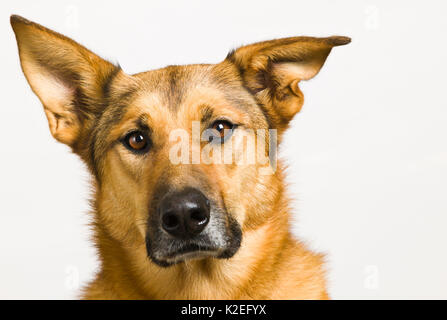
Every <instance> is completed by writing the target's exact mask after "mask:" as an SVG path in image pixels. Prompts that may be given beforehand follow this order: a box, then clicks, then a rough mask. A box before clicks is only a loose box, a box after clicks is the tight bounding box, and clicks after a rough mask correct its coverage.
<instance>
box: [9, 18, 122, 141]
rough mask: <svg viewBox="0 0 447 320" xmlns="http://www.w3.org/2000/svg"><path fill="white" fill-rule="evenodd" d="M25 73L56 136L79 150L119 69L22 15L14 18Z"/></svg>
mask: <svg viewBox="0 0 447 320" xmlns="http://www.w3.org/2000/svg"><path fill="white" fill-rule="evenodd" d="M11 25H12V28H13V30H14V33H15V35H16V39H17V44H18V48H19V55H20V62H21V65H22V70H23V73H24V74H25V77H26V79H27V80H28V82H29V84H30V86H31V88H32V90H33V91H34V93H35V94H36V95H37V96H38V97H39V99H40V101H41V102H42V104H43V107H44V110H45V114H46V116H47V118H48V123H49V127H50V131H51V134H52V135H53V136H54V138H56V139H57V140H58V141H60V142H62V143H65V144H68V145H70V146H71V147H73V148H74V149H75V144H76V143H77V139H78V138H79V135H80V134H81V131H82V130H83V128H84V126H85V125H86V122H88V120H89V119H91V118H92V116H93V114H94V112H95V111H97V110H95V108H99V106H98V103H95V100H96V101H99V99H100V96H101V95H102V87H103V85H104V83H105V82H106V81H107V79H108V78H109V77H111V75H113V74H115V73H116V72H117V71H119V70H120V69H119V67H117V66H114V65H113V64H111V63H109V62H107V61H105V60H103V59H101V58H100V57H98V56H97V55H95V54H94V53H92V52H90V51H89V50H87V49H86V48H84V47H83V46H81V45H79V44H78V43H76V42H75V41H73V40H71V39H69V38H67V37H65V36H63V35H61V34H58V33H56V32H54V31H51V30H49V29H47V28H45V27H42V26H41V25H38V24H36V23H34V22H31V21H28V20H26V19H24V18H22V17H20V16H16V15H13V16H11Z"/></svg>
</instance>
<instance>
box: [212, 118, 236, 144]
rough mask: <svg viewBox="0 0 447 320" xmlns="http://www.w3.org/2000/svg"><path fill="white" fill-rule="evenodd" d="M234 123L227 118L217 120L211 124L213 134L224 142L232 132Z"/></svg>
mask: <svg viewBox="0 0 447 320" xmlns="http://www.w3.org/2000/svg"><path fill="white" fill-rule="evenodd" d="M234 128H235V125H234V124H232V123H231V122H230V121H227V120H217V121H215V122H214V123H213V124H212V125H211V129H212V130H213V131H214V135H215V136H217V138H220V141H221V142H225V140H226V139H228V138H229V137H230V136H231V135H232V134H233V130H234Z"/></svg>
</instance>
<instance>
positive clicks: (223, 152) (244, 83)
mask: <svg viewBox="0 0 447 320" xmlns="http://www.w3.org/2000/svg"><path fill="white" fill-rule="evenodd" d="M11 23H12V26H13V29H14V31H15V34H16V37H17V42H18V46H19V53H20V59H21V65H22V69H23V71H24V73H25V76H26V78H27V80H28V82H29V83H30V85H31V88H32V89H33V91H34V92H35V93H36V95H37V96H38V97H39V99H40V100H41V102H42V104H43V106H44V111H45V114H46V116H47V119H48V122H49V126H50V131H51V133H52V135H53V136H54V137H55V138H56V139H57V140H58V141H60V142H62V143H65V144H67V145H69V146H70V147H71V148H72V150H73V151H74V152H75V153H77V154H78V155H79V156H80V157H81V158H82V159H83V160H84V161H85V163H86V164H87V165H88V168H89V169H90V171H91V172H92V174H93V175H94V177H95V178H96V179H95V181H96V189H97V191H96V201H95V206H96V209H97V210H96V214H97V217H96V220H95V221H96V224H97V225H99V226H100V228H102V229H103V230H105V231H106V232H107V234H108V235H109V236H110V237H112V238H113V239H115V240H117V241H119V242H121V243H122V245H123V246H125V247H132V246H134V247H137V246H141V245H142V244H143V245H144V246H145V247H146V250H147V254H148V256H149V257H150V258H151V260H152V262H154V263H155V264H157V265H159V266H162V267H166V266H170V265H172V264H176V263H179V262H182V261H185V260H188V259H196V258H206V257H214V258H230V257H231V256H233V255H234V254H235V253H236V252H237V250H238V248H239V247H240V245H241V241H242V235H243V231H244V230H247V229H250V228H253V227H255V226H256V225H257V224H259V223H261V222H262V221H264V220H265V219H269V217H268V216H267V212H263V210H262V208H263V207H264V206H265V207H267V204H268V203H269V202H271V201H274V197H275V195H274V194H271V192H270V193H269V192H268V191H269V185H271V184H272V183H274V180H275V177H276V174H277V173H275V171H274V164H273V163H272V162H271V160H272V159H274V157H272V156H271V154H270V153H271V150H272V146H276V143H277V140H280V139H281V136H282V132H283V131H284V130H285V129H286V127H287V125H288V123H289V121H290V120H291V119H292V117H293V116H294V115H295V114H296V113H297V112H298V111H299V110H300V108H301V106H302V104H303V95H302V93H301V91H300V89H299V87H298V83H299V82H300V81H302V80H308V79H311V78H312V77H314V76H315V75H316V74H317V73H318V71H319V70H320V68H321V67H322V65H323V63H324V61H325V60H326V57H327V56H328V54H329V52H330V51H331V49H332V47H334V46H338V45H343V44H347V43H349V41H350V40H349V38H345V37H329V38H310V37H295V38H286V39H279V40H272V41H266V42H261V43H256V44H253V45H249V46H244V47H241V48H239V49H237V50H235V51H233V52H231V53H230V54H229V55H228V56H227V58H226V59H225V60H224V61H223V62H221V63H219V64H215V65H188V66H169V67H166V68H163V69H160V70H153V71H148V72H144V73H139V74H135V75H128V74H126V73H124V72H123V71H122V70H121V68H120V67H118V66H115V65H112V64H111V63H109V62H107V61H105V60H103V59H101V58H100V57H98V56H97V55H95V54H93V53H92V52H90V51H88V50H87V49H85V48H84V47H82V46H80V45H79V44H77V43H75V42H74V41H72V40H70V39H68V38H66V37H64V36H62V35H60V34H57V33H55V32H53V31H50V30H48V29H46V28H44V27H42V26H40V25H37V24H35V23H32V22H29V21H27V20H25V19H23V18H21V17H18V16H13V17H11ZM272 129H273V130H272ZM251 137H254V139H251ZM272 137H274V138H275V139H273V140H272ZM250 141H251V142H250ZM253 141H255V143H254V145H255V147H253V148H250V146H249V145H250V144H253ZM249 142H250V143H249ZM273 149H274V148H273ZM247 150H250V151H249V152H248V151H247ZM254 150H255V151H254ZM253 154H256V156H254V157H253V158H254V161H240V159H242V160H244V159H245V160H246V159H247V158H248V157H249V156H250V155H253ZM258 156H260V157H258ZM260 159H262V161H260ZM265 159H267V160H268V161H267V162H266V161H265ZM266 169H269V170H266Z"/></svg>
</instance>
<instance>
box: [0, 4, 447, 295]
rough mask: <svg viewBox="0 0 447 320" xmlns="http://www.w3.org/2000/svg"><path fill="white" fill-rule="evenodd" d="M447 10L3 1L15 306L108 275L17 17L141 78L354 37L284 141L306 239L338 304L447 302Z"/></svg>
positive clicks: (3, 229)
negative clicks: (18, 35) (174, 67)
mask: <svg viewBox="0 0 447 320" xmlns="http://www.w3.org/2000/svg"><path fill="white" fill-rule="evenodd" d="M446 10H447V4H446V2H443V1H419V4H415V2H410V1H302V2H301V1H283V2H281V1H273V0H269V1H253V2H248V1H144V2H143V1H138V2H137V1H135V2H134V1H129V0H128V1H119V2H112V1H102V2H100V1H94V2H93V1H79V2H77V1H70V2H67V1H1V2H0V12H1V13H0V41H1V50H0V55H1V63H2V65H1V69H0V70H1V72H0V81H1V83H0V88H1V89H0V90H1V106H0V134H1V135H0V137H1V142H2V143H1V147H0V161H1V165H0V298H8V299H9V298H57V299H59V298H62V299H63V298H75V297H76V293H77V288H78V286H79V285H81V284H83V283H85V282H86V281H87V280H88V279H91V277H92V275H93V274H94V270H95V268H96V267H97V260H96V258H95V251H94V249H93V247H92V245H91V243H90V241H89V236H90V231H89V227H88V226H87V224H88V221H89V220H88V211H89V206H88V198H89V185H88V180H89V177H88V174H87V172H86V170H85V168H84V166H83V165H82V164H81V162H80V160H79V159H78V158H77V157H76V156H75V155H73V154H71V153H70V152H69V149H68V147H65V146H64V145H61V144H59V143H56V142H55V141H54V140H53V139H52V138H51V136H50V134H49V130H48V127H47V121H46V119H45V116H44V113H43V111H42V107H41V105H40V104H39V101H38V99H37V97H35V96H34V95H33V93H32V92H31V90H30V89H29V87H28V84H27V83H26V81H25V78H24V76H23V75H22V72H21V70H20V67H19V59H18V55H17V48H16V43H15V39H14V35H13V32H12V29H11V27H10V25H9V15H10V14H12V13H15V14H20V15H23V16H24V17H26V18H28V19H31V20H34V21H36V22H39V23H41V24H43V25H45V26H48V27H50V28H52V29H55V30H57V31H59V32H61V33H64V34H66V35H68V36H70V37H72V38H74V39H75V40H77V41H79V42H81V43H82V44H84V45H86V46H87V47H88V48H90V49H92V50H93V51H95V52H96V53H98V54H100V55H102V56H103V57H105V58H108V59H110V60H112V61H115V62H116V61H118V62H119V63H120V64H121V66H122V67H123V69H124V70H125V71H126V72H128V73H135V72H139V71H145V70H148V69H152V68H158V67H162V66H165V65H168V64H187V63H215V62H219V61H221V60H222V59H223V58H224V57H225V55H226V53H227V52H228V50H229V49H231V48H234V47H237V46H239V45H241V44H248V43H250V42H254V41H260V40H267V39H272V38H277V37H285V36H296V35H312V36H328V35H334V34H338V35H346V36H350V37H352V39H353V41H352V43H351V44H350V45H348V46H345V47H339V48H335V49H334V50H333V51H332V53H331V55H330V57H329V58H328V60H327V62H326V64H325V66H324V67H323V69H322V71H321V73H320V74H319V75H318V76H317V77H316V78H315V79H313V80H311V81H310V82H307V83H305V84H303V86H302V89H303V92H304V94H305V96H306V103H305V105H304V108H303V111H302V112H301V113H300V114H299V115H298V116H297V117H296V119H295V120H294V121H293V124H292V127H291V129H290V130H289V132H288V134H287V139H286V141H285V143H284V144H283V146H282V156H283V157H284V158H285V159H287V162H288V163H289V165H290V168H289V178H288V180H289V181H290V183H291V186H290V192H291V194H292V195H293V197H294V198H295V199H296V201H295V202H294V206H295V208H296V209H295V213H296V215H297V219H296V221H297V223H296V225H295V226H294V230H295V231H296V234H297V235H298V236H299V237H301V238H303V239H305V240H306V242H307V243H308V244H309V246H310V247H311V248H313V249H316V250H319V251H323V252H326V253H327V254H328V258H327V261H328V264H327V269H328V274H329V280H330V281H329V291H330V294H331V296H332V297H333V298H335V299H343V298H355V299H363V298H373V299H376V298H385V299H388V298H444V299H445V298H447V252H446V243H447V233H446V227H447V215H446V214H447V199H446V196H447V145H446V138H447V103H446V78H445V77H446V71H447V68H446V67H447V63H446V60H445V59H446V48H447V46H446V36H445V34H446V31H447V22H446V21H447V20H446V19H445V13H446Z"/></svg>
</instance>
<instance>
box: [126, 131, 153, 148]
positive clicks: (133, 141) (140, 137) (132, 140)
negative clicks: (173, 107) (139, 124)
mask: <svg viewBox="0 0 447 320" xmlns="http://www.w3.org/2000/svg"><path fill="white" fill-rule="evenodd" d="M123 143H124V145H125V146H126V147H127V149H129V150H131V151H134V152H137V153H143V152H146V151H147V150H148V149H149V138H148V136H147V135H146V134H144V133H143V132H141V131H133V132H131V133H129V134H127V135H126V137H125V138H124V141H123Z"/></svg>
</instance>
